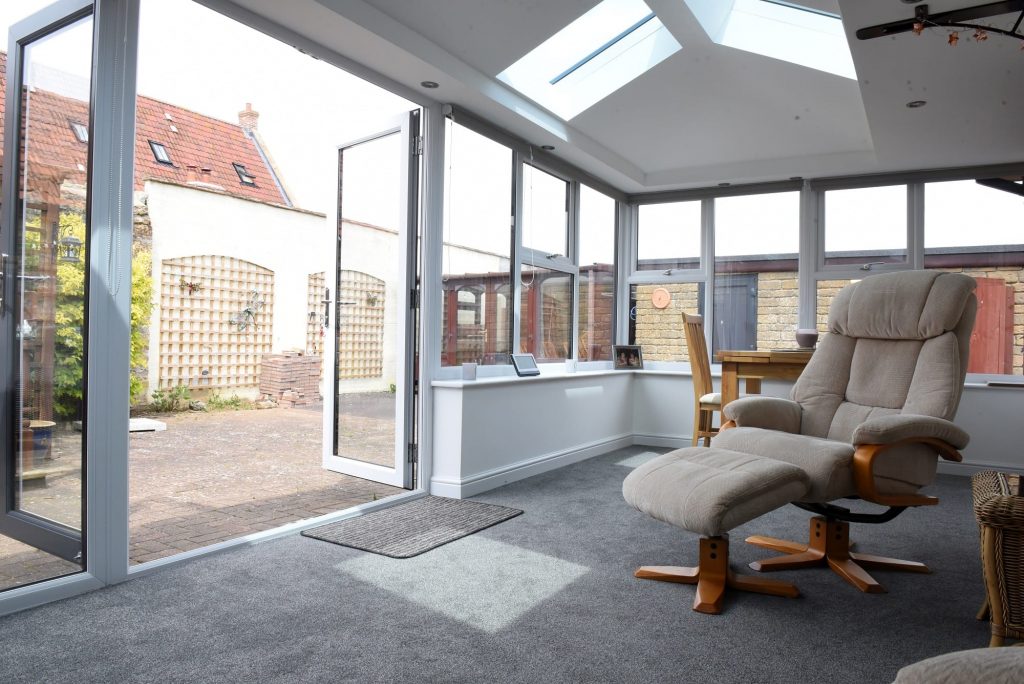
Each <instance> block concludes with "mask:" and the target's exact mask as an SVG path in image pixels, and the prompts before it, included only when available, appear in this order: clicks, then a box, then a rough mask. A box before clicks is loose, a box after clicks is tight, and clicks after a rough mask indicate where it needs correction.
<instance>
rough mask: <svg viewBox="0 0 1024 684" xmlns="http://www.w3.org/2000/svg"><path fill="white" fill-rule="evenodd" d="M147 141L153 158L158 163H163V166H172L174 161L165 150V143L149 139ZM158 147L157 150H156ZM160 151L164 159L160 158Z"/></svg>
mask: <svg viewBox="0 0 1024 684" xmlns="http://www.w3.org/2000/svg"><path fill="white" fill-rule="evenodd" d="M148 142H149V149H150V151H151V152H152V153H153V159H155V160H156V162H157V163H158V164H164V165H165V166H174V161H173V160H172V159H171V153H170V152H168V151H167V146H166V145H164V144H163V143H161V142H157V141H155V140H150V141H148ZM158 149H159V151H157V150H158ZM161 153H163V156H164V157H166V159H161V158H160V154H161Z"/></svg>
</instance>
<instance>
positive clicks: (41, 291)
mask: <svg viewBox="0 0 1024 684" xmlns="http://www.w3.org/2000/svg"><path fill="white" fill-rule="evenodd" d="M74 5H78V6H79V7H81V6H82V5H86V6H85V7H84V8H82V9H80V10H79V11H77V12H75V13H72V14H70V15H68V16H65V17H62V18H57V17H54V16H53V15H54V12H53V11H52V9H51V10H45V11H44V12H41V13H40V14H39V15H35V16H34V17H32V18H30V19H29V20H26V21H25V22H22V23H21V24H18V25H17V26H15V27H14V29H13V30H12V37H11V45H10V47H9V51H8V56H9V57H8V59H9V62H8V65H7V84H8V89H9V92H8V93H7V100H6V104H7V109H6V120H5V128H4V140H5V154H4V157H5V159H4V162H5V169H4V181H3V183H4V185H3V190H4V194H3V211H4V227H5V228H6V227H10V229H7V230H4V231H3V235H2V238H3V243H2V244H3V254H4V258H3V261H4V263H3V267H2V271H3V274H4V283H3V296H4V302H3V309H2V312H3V315H2V323H3V325H2V331H3V339H4V343H3V345H2V347H3V366H2V368H3V383H4V389H5V391H4V393H3V396H4V400H3V401H4V402H5V403H4V404H3V407H2V411H3V413H2V416H3V421H4V428H5V429H4V436H5V441H4V444H3V452H4V453H3V459H2V466H0V468H2V474H3V488H2V497H0V498H2V509H0V512H2V513H3V515H2V516H0V533H2V534H3V535H6V536H7V537H11V538H13V539H16V540H18V541H20V542H23V543H25V544H28V545H30V546H34V547H36V548H38V549H41V550H43V551H46V552H48V553H51V554H53V555H55V556H58V557H60V558H63V559H65V560H72V561H74V562H75V563H77V564H78V565H79V566H81V564H82V561H83V558H82V550H83V547H82V532H83V529H82V528H83V525H82V521H83V517H84V516H83V509H84V499H83V488H82V483H83V479H84V477H83V475H84V449H83V444H84V439H83V436H84V430H85V415H84V406H85V403H84V400H85V380H84V375H83V367H84V362H85V342H86V341H85V313H86V292H87V280H88V279H87V268H86V265H87V263H88V262H87V259H86V243H87V241H88V238H87V236H88V232H89V231H88V213H87V200H88V195H89V183H88V171H87V169H88V167H89V144H88V134H89V130H90V126H89V124H90V87H91V61H92V16H91V14H90V11H91V9H90V8H89V7H88V6H87V4H86V3H72V7H73V6H74ZM62 7H65V6H62V5H58V6H56V7H55V9H58V10H59V9H61V8H62ZM40 22H42V25H41V26H39V23H40ZM33 23H35V24H36V27H33V26H32V24H33ZM40 29H41V30H40ZM19 31H23V32H24V33H23V35H26V36H31V38H21V37H19V36H18V35H17V33H18V32H19Z"/></svg>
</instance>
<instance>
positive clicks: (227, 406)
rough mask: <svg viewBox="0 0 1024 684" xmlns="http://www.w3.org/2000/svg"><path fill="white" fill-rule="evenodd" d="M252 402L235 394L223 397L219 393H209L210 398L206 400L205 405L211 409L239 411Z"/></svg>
mask: <svg viewBox="0 0 1024 684" xmlns="http://www.w3.org/2000/svg"><path fill="white" fill-rule="evenodd" d="M251 403H252V402H250V401H248V400H247V399H242V397H240V396H238V395H237V394H232V395H231V396H230V397H228V398H227V399H225V398H224V397H222V396H220V395H219V394H211V395H210V398H209V399H207V400H206V406H207V407H208V408H209V409H210V410H211V411H240V410H241V409H244V408H249V405H250V404H251Z"/></svg>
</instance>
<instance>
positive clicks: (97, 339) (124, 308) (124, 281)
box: [0, 0, 139, 615]
mask: <svg viewBox="0 0 1024 684" xmlns="http://www.w3.org/2000/svg"><path fill="white" fill-rule="evenodd" d="M90 5H93V14H94V18H93V48H92V49H93V58H92V79H91V94H90V102H91V105H90V107H91V111H90V135H89V139H90V158H89V230H90V235H89V245H90V249H89V279H90V280H89V300H88V336H87V339H88V351H87V355H86V371H85V372H86V377H87V379H88V380H87V382H88V384H87V387H86V420H87V427H86V430H85V437H86V443H85V453H86V459H85V469H84V474H83V495H84V497H85V501H86V505H85V526H84V541H85V560H86V565H85V570H84V571H83V572H80V573H76V574H74V575H67V576H64V577H59V578H56V579H53V580H48V581H44V582H39V583H37V584H31V585H28V586H25V587H19V588H15V589H11V590H8V591H5V592H2V593H0V615H4V614H7V613H12V612H15V611H19V610H24V609H25V608H30V607H32V606H36V605H40V604H43V603H49V602H51V601H55V600H58V599H61V598H66V597H69V596H74V595H76V594H80V593H83V592H86V591H91V590H93V589H97V588H99V587H102V586H104V585H107V584H111V583H114V582H119V581H121V580H123V579H124V578H125V577H127V571H128V391H127V390H128V375H129V368H128V339H129V320H130V309H131V307H130V295H131V293H130V288H131V277H130V276H129V275H126V274H129V273H130V272H131V246H132V202H131V197H132V189H133V184H132V181H133V177H132V172H133V168H132V167H133V163H134V158H133V150H134V139H135V64H136V63H135V60H136V45H137V39H138V29H137V27H138V16H139V15H138V11H139V0H96V2H90V1H89V0H61V1H60V2H55V3H54V4H52V5H50V6H49V7H46V8H45V9H43V10H41V11H40V12H37V13H36V14H34V15H32V16H31V17H28V18H27V19H25V20H24V21H22V22H19V23H18V24H17V25H16V26H14V27H12V35H19V34H22V35H32V36H35V37H38V36H40V35H43V34H44V33H46V32H47V30H48V29H50V28H54V29H55V28H57V27H60V26H62V25H63V24H64V23H66V19H67V17H69V16H74V15H77V14H80V13H81V12H82V11H83V10H85V9H87V8H88V7H89V6H90ZM124 150H127V152H124Z"/></svg>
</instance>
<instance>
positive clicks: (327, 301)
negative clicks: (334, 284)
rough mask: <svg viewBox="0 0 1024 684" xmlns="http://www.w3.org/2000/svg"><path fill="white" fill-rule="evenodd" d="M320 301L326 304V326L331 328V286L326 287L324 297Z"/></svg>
mask: <svg viewBox="0 0 1024 684" xmlns="http://www.w3.org/2000/svg"><path fill="white" fill-rule="evenodd" d="M320 303H321V304H323V305H324V327H325V328H329V327H330V326H331V288H329V287H325V288H324V298H323V299H321V300H320Z"/></svg>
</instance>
